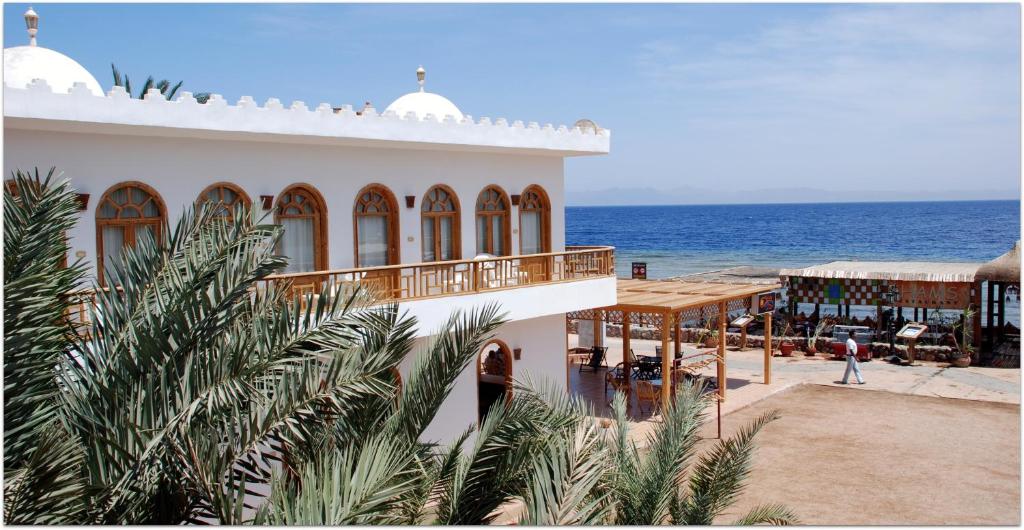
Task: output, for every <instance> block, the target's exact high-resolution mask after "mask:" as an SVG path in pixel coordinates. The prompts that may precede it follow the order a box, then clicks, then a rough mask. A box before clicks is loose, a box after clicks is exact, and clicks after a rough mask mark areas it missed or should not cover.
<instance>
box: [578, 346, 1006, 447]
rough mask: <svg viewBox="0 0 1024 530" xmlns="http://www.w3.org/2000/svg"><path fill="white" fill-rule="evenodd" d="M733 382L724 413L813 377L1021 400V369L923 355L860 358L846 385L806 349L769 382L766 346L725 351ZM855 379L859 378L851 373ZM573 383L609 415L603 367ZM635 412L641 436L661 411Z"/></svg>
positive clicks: (834, 366) (868, 387) (615, 356)
mask: <svg viewBox="0 0 1024 530" xmlns="http://www.w3.org/2000/svg"><path fill="white" fill-rule="evenodd" d="M606 343H607V346H608V348H609V351H608V365H609V366H615V365H616V364H617V363H619V362H622V341H621V339H612V338H609V339H608V340H607V341H606ZM575 344H576V336H575V335H570V336H569V345H570V346H575ZM655 345H658V346H660V345H661V342H660V341H651V340H637V339H634V340H631V341H630V346H631V347H632V349H633V352H634V353H636V354H637V355H653V353H654V347H655ZM683 349H684V355H686V354H691V353H695V352H697V351H703V350H705V349H700V350H698V349H697V348H695V347H694V345H692V344H684V345H683ZM726 366H727V379H728V386H727V388H726V399H725V402H724V403H723V404H722V415H723V416H724V415H726V414H729V413H731V412H734V411H737V410H739V409H742V408H744V407H746V406H748V405H750V404H752V403H756V402H758V401H761V400H763V399H765V398H767V397H769V396H771V395H773V394H776V393H778V392H781V391H783V390H786V389H789V388H793V387H795V386H798V385H801V384H804V383H810V384H816V385H826V386H833V387H848V388H851V389H855V390H858V391H866V392H870V391H884V392H893V393H897V394H906V395H916V396H930V397H944V398H956V399H971V400H979V401H993V402H999V403H1011V404H1018V405H1019V404H1020V396H1021V386H1020V370H1019V369H1006V368H987V367H973V366H972V367H967V368H952V367H949V364H948V363H939V362H926V361H919V366H898V365H894V364H890V363H887V362H885V361H883V360H880V359H875V360H872V361H870V362H866V363H861V364H860V367H861V373H862V374H863V375H864V379H865V381H866V384H864V385H857V384H851V385H842V384H841V383H840V381H841V379H842V377H843V371H844V369H845V367H846V364H845V362H843V361H833V360H830V359H827V358H826V357H824V356H816V357H805V356H804V354H803V352H794V357H774V358H773V359H772V383H771V384H770V385H765V384H764V378H763V371H764V350H762V349H747V350H742V351H736V350H729V351H727V352H726ZM703 375H706V376H708V377H712V378H713V377H714V376H715V366H714V365H711V366H709V367H707V368H706V369H705V370H704V372H703ZM851 381H854V379H853V377H852V376H851ZM570 383H571V385H572V388H573V392H574V393H576V394H580V395H582V396H584V398H586V399H587V400H588V401H589V402H590V403H591V404H592V406H593V407H594V409H595V412H596V413H597V414H598V415H602V416H607V415H608V407H607V402H608V398H609V397H610V396H611V393H610V391H609V392H608V393H605V391H604V372H603V371H598V372H597V373H593V372H587V371H584V372H583V373H580V372H579V371H578V365H572V366H571V367H570ZM631 416H632V417H633V419H634V420H635V421H637V424H636V427H635V428H634V429H633V430H634V431H635V436H636V439H638V440H641V439H643V438H644V437H645V435H646V433H647V432H648V431H649V428H650V426H651V425H650V421H651V420H655V421H656V420H657V415H655V414H652V413H650V412H648V411H646V410H643V409H640V408H639V407H638V406H637V405H636V400H635V399H634V400H633V407H632V409H631Z"/></svg>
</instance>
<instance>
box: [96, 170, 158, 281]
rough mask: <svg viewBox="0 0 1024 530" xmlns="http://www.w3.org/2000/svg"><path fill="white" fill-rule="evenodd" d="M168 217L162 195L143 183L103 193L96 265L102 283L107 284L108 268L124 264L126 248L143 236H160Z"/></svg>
mask: <svg viewBox="0 0 1024 530" xmlns="http://www.w3.org/2000/svg"><path fill="white" fill-rule="evenodd" d="M166 216H167V209H166V208H165V207H164V203H163V200H162V199H160V196H159V195H158V194H157V193H156V191H155V190H153V188H150V187H149V186H147V185H145V184H142V183H140V182H126V183H123V184H118V185H117V186H115V187H113V188H111V189H110V190H108V191H107V192H106V193H105V194H104V195H103V197H102V198H101V199H100V201H99V204H98V206H97V208H96V257H97V259H96V265H97V268H98V273H99V278H100V283H101V284H105V283H106V278H105V275H104V267H105V266H108V265H113V264H120V263H121V253H122V251H123V250H124V249H125V248H128V247H133V246H135V245H136V244H137V243H138V242H140V241H141V240H142V238H153V239H154V240H156V241H158V240H159V239H160V237H161V236H162V233H161V232H162V230H163V224H164V221H165V219H166Z"/></svg>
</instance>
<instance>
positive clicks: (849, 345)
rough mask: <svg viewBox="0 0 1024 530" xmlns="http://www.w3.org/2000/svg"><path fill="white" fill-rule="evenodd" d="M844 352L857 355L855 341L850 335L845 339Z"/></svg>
mask: <svg viewBox="0 0 1024 530" xmlns="http://www.w3.org/2000/svg"><path fill="white" fill-rule="evenodd" d="M846 354H847V355H857V342H856V341H854V340H853V338H852V337H851V338H848V339H846Z"/></svg>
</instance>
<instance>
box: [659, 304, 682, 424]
mask: <svg viewBox="0 0 1024 530" xmlns="http://www.w3.org/2000/svg"><path fill="white" fill-rule="evenodd" d="M672 328H673V325H672V312H671V311H666V312H665V313H664V315H662V317H661V406H662V410H663V412H662V414H664V408H665V407H668V406H669V404H670V403H671V400H672V357H670V356H669V354H668V334H669V331H670V330H671V329H672ZM676 344H678V342H677V343H676Z"/></svg>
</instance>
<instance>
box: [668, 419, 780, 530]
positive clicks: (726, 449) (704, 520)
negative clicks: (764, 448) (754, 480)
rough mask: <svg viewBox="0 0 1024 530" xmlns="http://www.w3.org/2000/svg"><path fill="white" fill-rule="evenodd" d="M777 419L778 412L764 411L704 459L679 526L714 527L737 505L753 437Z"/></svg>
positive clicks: (752, 449) (696, 472) (691, 478)
mask: <svg viewBox="0 0 1024 530" xmlns="http://www.w3.org/2000/svg"><path fill="white" fill-rule="evenodd" d="M778 417H779V416H778V412H777V411H774V410H770V411H767V412H765V413H764V414H762V415H761V416H759V417H758V418H757V419H755V420H754V421H753V422H751V423H750V424H749V425H747V426H745V427H743V428H742V429H740V431H739V432H738V433H736V435H734V436H733V437H732V438H729V439H726V440H722V441H720V442H719V443H717V444H715V446H714V447H713V448H712V449H711V450H710V451H708V452H707V453H706V454H704V455H703V456H702V457H701V459H700V461H699V462H698V463H697V466H696V467H695V469H694V471H693V474H692V476H691V477H690V488H689V495H688V496H687V498H686V499H685V500H684V501H683V503H682V513H683V520H682V521H677V523H683V524H705V525H709V524H712V523H713V521H714V519H715V517H717V516H718V515H720V514H721V513H722V511H723V510H725V508H727V507H728V506H729V505H731V504H732V503H733V502H735V500H736V498H737V497H738V496H739V494H740V492H741V491H742V489H743V484H744V481H745V480H746V478H747V476H748V475H749V473H750V461H751V458H752V457H753V454H754V437H755V436H756V435H757V433H758V432H759V431H760V430H761V429H762V428H764V426H765V425H767V424H768V423H770V422H772V421H774V420H775V419H777V418H778Z"/></svg>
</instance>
